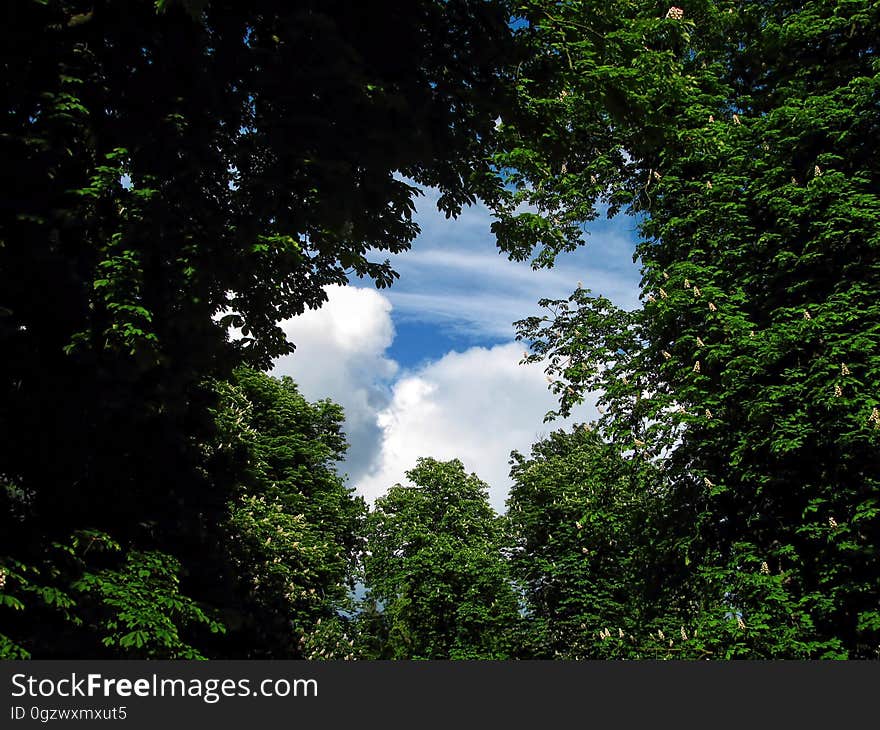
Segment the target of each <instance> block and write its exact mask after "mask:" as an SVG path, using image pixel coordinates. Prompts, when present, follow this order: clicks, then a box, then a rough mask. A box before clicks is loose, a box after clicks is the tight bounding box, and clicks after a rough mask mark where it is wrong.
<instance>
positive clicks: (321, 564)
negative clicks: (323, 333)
mask: <svg viewBox="0 0 880 730" xmlns="http://www.w3.org/2000/svg"><path fill="white" fill-rule="evenodd" d="M216 387H217V389H218V392H219V393H220V395H221V398H220V402H219V404H218V407H217V408H216V410H215V418H216V421H217V424H218V433H217V436H216V441H215V443H214V445H213V447H212V448H211V449H210V453H209V456H208V459H207V462H206V463H207V468H208V469H209V470H210V471H211V472H213V473H217V472H221V473H222V472H227V471H230V470H231V471H232V472H233V473H238V474H240V483H239V484H238V486H237V488H236V489H235V492H234V495H233V496H232V498H231V499H230V500H229V502H228V504H227V505H226V511H225V516H224V518H223V520H222V522H221V523H220V524H219V527H218V533H217V534H216V535H214V536H212V537H210V538H208V539H206V548H207V549H212V550H214V551H216V557H215V560H216V565H219V566H222V568H221V570H220V571H219V578H220V580H219V581H217V580H214V581H212V582H211V583H209V584H205V585H203V586H202V587H201V588H200V591H204V594H203V595H204V596H205V598H206V600H209V601H210V602H212V603H217V604H219V605H222V606H223V607H224V610H225V612H226V614H225V615H226V616H227V621H228V623H229V625H230V636H229V637H228V638H226V639H224V647H225V648H221V649H219V650H220V651H225V652H232V653H233V654H239V653H240V654H241V655H244V656H252V657H257V656H263V657H290V656H299V655H301V654H302V653H303V652H307V651H308V647H307V646H306V644H307V642H311V643H312V644H314V643H315V640H314V639H312V638H310V637H311V635H312V633H313V632H314V631H316V630H317V627H318V626H320V625H321V622H322V621H323V622H325V625H326V624H327V622H329V621H330V620H331V619H333V618H334V617H335V616H337V614H338V613H339V612H340V611H342V610H344V609H346V608H349V605H350V592H351V590H352V589H353V586H354V576H355V569H356V562H357V559H358V557H359V555H360V553H361V551H362V547H363V537H362V535H363V517H364V512H365V506H364V503H363V500H362V499H361V498H360V497H357V498H356V497H354V496H353V495H352V490H351V489H349V488H348V487H346V486H345V484H344V483H343V480H342V478H341V477H340V476H338V475H337V473H336V468H335V467H336V462H337V461H338V460H340V459H342V458H343V456H344V454H345V449H346V448H347V444H346V442H345V438H344V435H343V434H342V422H343V414H342V410H341V408H340V407H339V406H337V405H335V404H333V403H331V402H329V401H321V402H319V403H315V404H310V403H309V402H308V401H306V400H305V398H303V396H302V395H301V394H300V393H299V391H298V390H297V388H296V385H295V384H294V383H293V381H292V380H291V379H290V378H282V379H280V380H278V379H275V378H272V377H270V376H268V375H265V374H263V373H259V372H257V371H253V370H248V369H240V370H238V371H236V373H235V377H234V379H233V380H232V381H229V382H222V383H218V384H217V386H216ZM215 540H216V543H215V542H214V541H215ZM216 577H218V576H217V573H216V572H215V578H216Z"/></svg>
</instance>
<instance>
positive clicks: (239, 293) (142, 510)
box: [0, 0, 511, 656]
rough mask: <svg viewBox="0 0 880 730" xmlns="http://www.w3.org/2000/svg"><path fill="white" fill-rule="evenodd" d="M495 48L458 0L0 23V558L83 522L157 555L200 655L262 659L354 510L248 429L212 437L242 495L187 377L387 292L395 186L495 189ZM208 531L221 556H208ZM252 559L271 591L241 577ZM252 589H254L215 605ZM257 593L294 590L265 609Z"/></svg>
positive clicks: (43, 644) (44, 645) (209, 378)
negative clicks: (349, 298)
mask: <svg viewBox="0 0 880 730" xmlns="http://www.w3.org/2000/svg"><path fill="white" fill-rule="evenodd" d="M510 36H511V32H510V29H509V27H508V25H507V14H506V10H505V7H504V5H503V4H502V3H498V2H482V1H480V2H476V1H472V0H455V1H454V2H436V1H434V0H419V1H418V2H408V3H396V2H395V3H387V4H384V5H383V4H375V3H373V4H371V5H369V6H366V5H359V4H351V3H313V2H306V1H297V2H276V1H274V0H259V1H258V2H256V3H230V2H224V1H221V0H218V1H214V2H208V1H205V0H182V1H176V0H175V1H172V0H167V1H165V0H161V1H157V0H134V1H133V2H125V3H123V2H106V3H97V4H91V5H89V4H84V3H80V2H72V1H71V0H46V1H45V2H43V1H41V2H24V1H23V2H13V3H8V4H6V6H5V7H4V15H3V22H2V23H0V69H2V71H0V88H2V95H0V97H2V102H0V106H2V111H3V113H2V115H0V119H2V121H0V157H2V159H3V161H4V170H6V171H7V173H8V174H4V175H3V176H2V180H0V188H2V189H0V198H2V200H3V205H2V207H0V351H2V353H3V357H2V358H0V443H2V444H3V448H2V450H0V475H2V479H3V486H4V489H3V490H2V491H0V555H9V556H11V558H10V560H12V559H14V560H17V561H19V562H20V563H21V564H23V565H37V564H38V563H39V564H42V561H43V559H44V557H45V556H46V555H49V554H52V555H54V553H52V552H51V551H49V550H48V546H49V545H51V544H52V543H53V542H59V541H64V540H66V538H67V536H69V535H70V534H71V533H72V532H73V531H76V530H81V529H83V528H84V527H86V526H88V527H89V529H95V530H98V531H101V532H102V533H105V534H107V535H110V536H112V539H114V540H115V541H117V542H118V543H119V544H120V545H122V546H124V551H125V553H126V554H131V555H132V556H135V555H141V556H149V555H154V556H155V555H158V554H160V553H161V554H162V555H169V556H170V555H173V556H174V559H176V560H178V561H179V562H180V565H181V570H182V573H181V574H182V581H183V583H184V584H185V586H186V591H191V593H192V595H197V596H199V600H202V599H204V600H206V601H207V602H208V603H211V604H212V605H215V606H217V607H218V609H222V610H223V611H224V612H225V615H224V622H226V623H229V624H230V625H231V626H232V628H231V630H230V634H229V635H228V636H225V637H220V636H218V635H216V634H211V633H210V631H208V632H207V635H206V636H200V637H199V639H198V640H199V641H200V642H203V644H202V646H203V647H204V649H205V651H204V653H212V652H215V653H219V654H224V653H225V652H238V653H240V654H242V655H247V654H248V653H249V652H254V653H256V654H261V655H263V654H266V653H272V652H276V651H277V652H279V653H281V654H285V653H287V654H289V653H290V652H289V651H288V650H290V642H291V641H293V642H294V646H295V643H296V638H295V637H296V636H297V632H301V631H307V630H308V627H310V626H312V625H313V623H314V620H315V618H316V616H317V614H320V613H321V612H325V613H326V612H327V611H330V609H329V605H330V604H331V603H335V602H336V601H337V600H338V596H339V593H340V590H341V589H340V588H339V586H340V585H341V583H340V581H341V580H342V579H341V578H340V576H341V575H342V574H343V573H344V572H345V571H346V570H347V567H345V566H347V565H348V563H349V562H350V560H351V557H350V556H351V555H352V554H353V551H354V548H353V547H352V540H353V538H352V537H351V535H352V534H354V533H352V532H351V531H350V530H349V524H350V523H351V522H352V520H353V519H354V518H353V514H354V512H356V511H357V510H356V509H355V508H352V507H351V505H350V503H351V500H350V499H349V497H348V496H339V493H341V492H339V490H338V489H337V490H336V491H335V492H334V489H336V487H333V488H330V487H329V486H327V485H328V484H329V482H328V479H329V477H328V476H327V470H326V469H325V468H324V467H323V466H322V468H321V469H319V471H318V476H317V477H314V476H313V475H312V474H311V472H310V467H311V466H313V465H314V464H316V463H319V462H320V463H321V464H323V461H320V460H319V462H316V461H315V460H314V458H317V457H314V458H312V459H311V460H309V459H301V460H300V461H294V462H293V463H292V464H291V465H290V466H289V467H288V466H285V465H284V464H283V463H282V462H283V460H284V459H285V458H286V455H287V451H290V454H291V455H292V456H293V457H296V458H299V457H298V456H297V450H296V449H295V448H293V446H294V445H295V444H294V443H293V442H295V438H293V436H290V438H289V440H290V442H291V443H288V444H284V443H280V442H283V440H284V438H283V437H282V435H281V434H279V433H273V436H272V438H273V439H276V440H279V444H278V446H279V448H278V450H277V453H274V454H273V453H271V452H272V451H273V449H274V448H275V447H274V446H273V444H271V443H270V441H271V439H267V438H260V437H254V438H253V439H252V440H251V441H249V440H248V439H250V438H251V436H252V435H248V434H243V435H241V437H240V438H239V437H236V439H235V441H236V443H239V452H240V454H248V453H250V452H249V450H251V451H252V452H253V453H252V454H251V456H252V457H253V459H254V462H255V464H257V466H255V467H254V471H253V472H252V473H250V474H249V475H246V476H242V471H243V470H244V468H243V465H242V464H243V463H242V462H241V461H239V460H238V457H237V455H236V454H230V453H226V452H224V453H217V452H218V448H217V447H218V446H219V444H218V441H217V438H216V437H217V430H218V429H220V430H222V429H223V428H226V429H227V431H228V427H229V424H228V423H227V424H222V423H221V424H218V423H216V422H215V416H214V414H215V413H217V412H218V411H221V410H222V409H223V406H221V405H218V402H217V400H218V397H222V393H221V394H220V395H219V396H218V393H217V391H216V389H215V388H213V387H212V385H211V384H212V383H216V382H217V381H223V380H226V379H228V378H230V377H231V373H232V371H233V369H234V368H235V367H237V366H240V365H243V364H245V365H250V366H255V367H261V368H267V367H268V366H269V365H270V363H271V362H272V360H273V358H275V357H277V356H278V355H281V354H284V353H288V352H290V351H292V349H293V343H290V342H288V341H287V339H286V337H285V335H284V332H283V330H282V329H281V327H280V322H281V321H282V320H284V319H286V318H289V317H292V316H294V315H297V314H300V313H302V312H303V311H305V310H306V309H308V308H316V307H318V306H320V305H321V304H322V303H323V302H324V301H325V300H326V293H325V287H326V286H327V285H329V284H345V283H347V282H348V281H349V279H350V278H351V277H360V278H367V279H369V280H372V281H374V282H375V283H376V285H377V286H379V287H384V286H388V285H389V284H391V283H392V282H393V280H394V279H395V277H396V273H395V272H394V271H393V269H392V268H391V265H390V263H389V262H388V261H387V260H384V257H385V256H386V255H389V254H391V253H397V252H400V251H404V250H406V249H407V248H409V246H410V244H411V242H412V241H413V240H414V238H415V237H416V235H417V233H418V227H417V226H416V224H415V223H414V221H413V216H412V213H413V209H414V203H413V201H414V200H415V198H416V196H417V195H419V194H420V191H419V190H418V188H417V186H433V187H436V188H437V189H439V190H440V192H441V197H440V207H441V209H442V210H443V211H444V212H445V213H446V214H447V215H457V214H458V213H459V212H460V210H461V208H462V206H464V205H467V204H470V203H472V202H473V201H475V200H476V198H477V197H482V198H484V199H486V200H489V201H491V200H492V199H494V198H495V197H497V194H498V190H499V189H500V188H501V182H500V180H498V178H497V177H496V176H495V175H494V174H493V171H492V170H493V168H492V165H491V161H490V159H489V158H490V155H491V152H492V151H493V149H494V144H495V139H496V136H497V132H496V127H495V120H496V118H497V116H498V114H499V110H500V109H501V108H502V107H503V106H504V104H505V103H506V99H507V94H506V93H505V92H504V89H503V80H504V76H505V74H506V69H507V68H508V67H509V63H510V62H511V57H510V53H509V52H508V51H509V44H510ZM404 180H405V181H404ZM230 326H234V327H236V328H237V329H238V330H239V331H240V333H241V335H242V336H241V338H239V339H236V340H231V339H230V338H229V335H228V332H229V327H230ZM221 390H222V388H221ZM321 411H322V413H323V415H321V416H316V418H315V419H314V420H315V421H316V422H317V421H321V419H322V418H324V419H326V420H327V422H328V423H330V422H332V421H333V420H334V419H335V418H337V416H338V412H335V411H333V409H332V408H330V407H329V406H328V407H326V408H325V407H321ZM279 417H280V416H279ZM259 420H260V415H259V413H254V414H253V422H252V423H251V424H250V425H251V427H253V428H255V430H256V431H257V432H258V433H259V432H260V423H259ZM269 427H270V428H274V425H273V424H270V426H269ZM317 427H318V426H316V428H317ZM333 428H335V426H334V427H333ZM332 430H333V429H328V430H326V431H325V436H326V437H327V438H329V434H330V432H331V431H332ZM336 431H337V435H336V436H334V437H333V438H336V439H337V441H340V437H339V436H338V429H336ZM227 435H228V434H227ZM323 438H324V436H322V437H321V439H323ZM321 439H318V438H316V439H313V440H312V441H311V446H314V447H316V448H317V446H318V443H317V442H318V441H321V444H320V447H321V448H322V449H325V450H327V449H329V450H330V451H331V452H334V453H335V452H336V451H338V448H339V446H338V443H331V441H327V440H321ZM307 440H308V439H307ZM319 450H320V449H319ZM219 451H221V452H222V449H220V450H219ZM206 452H209V453H207V454H206ZM323 458H324V457H321V459H323ZM334 458H336V457H334ZM223 463H226V465H227V466H229V467H230V469H229V470H227V471H223V470H222V469H220V468H219V467H220V465H221V464H223ZM334 478H335V477H334ZM270 482H272V483H276V482H277V485H276V486H272V485H270V484H269V483H270ZM7 483H9V484H14V487H10V488H9V489H7V488H6V484H7ZM248 490H250V491H248ZM295 495H299V496H295ZM333 495H335V496H333ZM313 501H314V504H313V503H312V502H313ZM336 507H339V509H340V510H341V514H339V515H334V514H333V512H332V510H333V509H335V508H336ZM300 514H302V515H305V518H304V519H305V526H302V525H294V524H292V523H290V520H291V519H293V518H294V517H296V516H297V515H300ZM257 518H261V519H262V518H265V519H268V520H270V521H271V522H273V523H276V524H274V527H273V529H274V528H278V529H281V530H282V532H285V534H288V533H289V540H288V541H287V542H285V543H283V544H284V545H285V547H282V548H281V549H280V550H279V552H277V553H276V552H274V551H273V550H270V549H262V548H261V549H259V550H258V549H257V548H256V541H257V540H258V539H261V540H263V543H264V544H265V537H264V536H263V534H262V532H261V531H262V530H263V527H261V526H258V525H257V524H256V522H255V520H256V519H257ZM236 530H238V531H241V532H242V534H243V535H245V536H246V537H247V539H243V540H242V542H241V545H242V548H241V551H240V553H238V552H235V551H230V554H228V555H226V554H224V552H223V551H224V550H225V547H223V542H222V541H223V538H222V536H223V535H225V534H227V533H229V532H234V531H236ZM296 530H302V531H303V532H302V535H298V533H296ZM266 537H268V536H266ZM299 537H301V538H302V539H301V540H300V539H299ZM286 539H287V538H286ZM295 542H300V547H304V546H307V549H306V550H305V552H302V554H300V553H299V552H296V550H298V548H296V549H294V548H293V547H292V545H293V543H295ZM291 551H293V552H291ZM232 553H234V554H232ZM207 556H217V559H218V561H219V562H218V563H217V564H219V565H220V566H221V572H222V578H221V582H220V584H219V585H215V583H216V581H217V575H216V570H215V563H212V562H211V561H210V560H208V559H207ZM278 557H281V558H282V559H283V560H286V559H288V557H289V558H290V559H291V560H293V561H294V564H293V565H292V566H291V567H290V571H291V576H294V574H295V579H294V577H290V580H286V578H284V576H282V575H280V574H279V572H278V570H277V569H275V568H267V567H266V566H265V565H264V563H266V561H268V562H269V565H273V563H272V561H274V560H275V558H278ZM133 559H134V558H133ZM143 559H147V558H146V557H144V558H143ZM162 559H163V560H164V559H165V558H162ZM168 560H171V558H168ZM10 564H11V563H10ZM233 565H240V566H241V570H242V575H241V576H240V577H237V576H235V575H234V574H233V567H232V566H233ZM258 565H261V566H262V567H260V568H258V567H257V566H258ZM167 566H168V570H167V571H166V572H165V573H163V575H164V577H163V578H162V580H166V581H170V580H171V578H170V576H171V574H172V573H175V572H176V568H175V567H173V563H172V562H168V563H167ZM113 569H114V570H122V571H123V574H125V570H124V569H123V568H121V567H119V566H116V567H114V568H113ZM132 569H133V568H132ZM41 570H42V568H41ZM306 570H308V571H309V572H308V574H306V572H305V571H306ZM168 571H170V572H168ZM121 575H122V574H121ZM254 579H259V580H260V581H261V586H262V588H261V589H260V591H258V594H259V595H258V594H257V593H254V594H253V595H251V594H250V593H248V591H249V590H250V589H247V590H245V589H244V588H243V587H242V586H244V585H245V584H246V583H247V584H249V585H250V584H252V581H253V580H254ZM157 580H158V578H157ZM285 580H286V582H287V583H294V584H295V590H294V592H295V593H296V594H297V595H299V594H300V593H301V591H302V590H306V591H311V590H312V589H314V591H315V594H314V595H315V596H318V597H317V598H311V597H310V598H309V599H308V600H306V599H302V601H301V605H300V604H297V606H296V607H291V606H290V605H288V604H289V601H287V599H283V595H284V593H290V591H289V590H286V591H284V592H279V591H280V586H281V584H282V583H284V582H285ZM263 581H265V582H263ZM342 582H343V583H344V581H342ZM126 585H127V586H129V588H130V589H131V590H132V591H134V590H135V588H136V584H135V583H130V582H129V583H126ZM169 585H170V583H169ZM143 588H144V590H147V588H146V587H145V586H144V587H143ZM276 589H277V590H276ZM101 590H102V591H103V593H101V595H103V596H104V597H105V598H107V599H108V600H109V598H110V595H109V593H107V592H106V590H104V589H101ZM138 590H140V588H138ZM150 590H152V589H150ZM169 590H171V588H169ZM325 591H326V592H327V595H324V592H325ZM92 592H93V593H94V595H98V592H99V587H98V586H97V585H95V586H92ZM268 593H271V595H272V596H275V598H272V599H271V600H270V599H269V598H268V597H267V595H268ZM188 595H189V593H188ZM309 595H310V596H312V594H311V593H309ZM113 600H114V601H121V600H122V598H121V597H120V596H116V597H115V598H114V599H113ZM297 600H298V601H299V600H300V599H297ZM270 603H271V604H272V607H271V608H270V607H269V604H270ZM282 604H283V606H286V607H282ZM257 606H262V607H263V608H261V609H259V610H257V608H256V607H257ZM178 608H179V609H180V610H181V611H183V612H184V613H186V610H188V609H184V608H183V607H178ZM263 609H265V611H264V612H262V613H261V611H263ZM251 610H255V611H256V613H254V614H251V613H249V612H250V611H251ZM21 614H22V616H21V617H20V619H21V625H20V626H19V627H18V629H19V630H18V634H17V635H20V636H25V635H28V634H30V635H31V636H36V635H37V634H38V633H41V632H42V634H41V635H42V637H43V639H41V640H40V642H37V643H39V644H40V646H39V651H37V652H35V656H36V655H38V654H39V655H43V656H45V655H51V654H53V653H58V654H61V653H63V652H66V651H69V652H70V654H72V655H76V650H75V649H74V648H72V647H73V646H74V645H75V644H76V641H77V640H76V638H75V632H74V633H72V634H68V633H65V632H66V631H67V629H66V628H64V627H59V626H56V624H54V623H53V624H51V626H41V625H40V622H39V619H38V617H37V615H36V614H35V613H33V612H32V611H31V610H30V609H29V608H28V609H27V610H25V611H23V612H21ZM28 617H30V618H28ZM267 617H271V620H269V618H267ZM282 617H283V618H282ZM28 622H30V623H28ZM294 624H295V628H294V627H293V625H294ZM28 626H29V628H28ZM242 627H246V628H242ZM56 628H57V630H58V632H60V633H59V635H58V636H56V637H55V638H56V639H57V640H58V641H57V642H56V643H55V644H54V645H53V638H52V637H53V633H52V632H53V631H54V630H55V629H56ZM120 630H121V629H120ZM264 630H265V633H264V634H263V633H261V632H263V631H264ZM249 632H250V633H249ZM62 634H63V635H62ZM10 635H11V634H10ZM245 635H251V636H252V637H256V638H254V639H253V644H248V643H238V639H239V638H242V637H244V636H245ZM279 636H283V637H284V638H283V640H281V641H278V642H276V641H275V639H276V638H278V637H279ZM154 638H155V637H154ZM82 641H83V647H82V651H83V653H86V652H87V651H91V648H90V647H91V644H90V641H91V638H90V637H85V636H84V637H83V639H82ZM114 641H115V640H114ZM149 641H150V642H152V641H153V639H150V640H149ZM248 641H249V640H248ZM224 642H225V643H224ZM242 642H244V639H243V638H242ZM135 643H137V642H135ZM152 645H153V644H150V646H152ZM53 647H58V648H57V649H56V648H53ZM87 647H89V648H87ZM146 647H147V644H145V645H144V646H142V647H140V649H141V650H146ZM223 647H225V648H223ZM233 647H234V649H233ZM272 647H275V648H272ZM169 651H171V649H170V648H169ZM291 651H293V650H291ZM294 653H295V652H294Z"/></svg>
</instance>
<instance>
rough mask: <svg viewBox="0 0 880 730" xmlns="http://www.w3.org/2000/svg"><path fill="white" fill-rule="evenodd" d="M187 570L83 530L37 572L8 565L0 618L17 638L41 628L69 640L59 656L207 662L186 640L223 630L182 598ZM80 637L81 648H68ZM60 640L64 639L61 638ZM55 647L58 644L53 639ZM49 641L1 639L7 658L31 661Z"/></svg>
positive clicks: (0, 591) (2, 570) (58, 546)
mask: <svg viewBox="0 0 880 730" xmlns="http://www.w3.org/2000/svg"><path fill="white" fill-rule="evenodd" d="M179 572H180V564H179V563H178V561H177V560H175V559H174V558H173V557H171V556H170V555H167V554H165V553H161V552H158V551H149V552H141V551H137V550H128V551H125V550H123V549H122V547H121V546H120V545H119V544H118V543H116V542H115V541H114V540H113V539H112V538H110V537H109V536H108V535H107V534H105V533H103V532H100V531H97V530H80V531H77V532H76V533H74V534H73V536H72V538H71V539H70V540H69V541H65V542H58V543H53V545H52V546H51V552H50V553H49V554H47V555H46V556H44V559H43V560H42V561H41V562H40V563H38V564H32V565H26V564H24V563H21V562H19V561H17V560H13V559H9V558H6V559H5V560H4V561H3V564H2V567H0V576H2V585H0V610H3V611H4V613H7V612H8V610H9V609H11V610H12V611H13V612H15V613H16V614H18V615H15V616H8V615H7V618H8V621H7V622H6V623H7V625H8V626H10V628H11V629H12V630H13V634H17V633H19V632H20V630H21V627H22V625H24V626H27V625H28V621H27V619H30V621H34V620H36V621H37V622H39V623H41V624H42V625H43V627H44V629H45V634H46V635H47V638H49V637H52V636H54V637H56V638H58V637H59V636H60V637H62V638H61V640H60V642H59V643H60V645H55V646H53V647H51V649H52V650H53V652H54V653H55V654H56V655H64V653H65V652H66V651H71V650H72V651H73V652H74V656H76V657H78V658H84V657H85V656H98V657H107V656H110V657H115V658H152V657H167V658H174V657H180V658H188V659H197V658H203V657H202V656H201V654H200V653H199V652H198V651H197V650H196V649H195V648H194V647H193V646H191V645H190V644H189V643H187V641H186V638H185V636H184V635H182V631H183V630H185V629H188V628H189V627H191V626H194V625H196V624H202V625H204V626H206V627H207V628H208V629H209V630H210V631H212V632H223V631H224V627H223V625H222V624H220V623H218V622H217V621H216V620H214V619H212V618H211V617H210V616H209V615H208V614H207V613H206V612H205V611H204V610H203V609H202V608H200V607H199V606H198V605H197V604H196V603H195V602H194V601H193V600H192V599H190V598H188V597H187V596H184V595H182V594H181V593H180V586H179V584H180V578H179ZM71 629H75V634H74V635H75V636H76V643H75V645H74V646H75V648H74V647H71V646H68V645H67V642H68V641H69V640H70V639H69V636H70V634H71V633H73V632H72V631H71ZM56 632H58V633H56ZM49 640H51V638H50V639H49ZM45 642H46V638H43V637H34V636H28V635H26V634H25V635H24V636H22V637H20V638H19V637H17V638H11V637H9V636H6V635H4V636H2V639H0V658H4V659H16V658H18V659H22V658H30V657H31V656H32V655H33V654H34V652H37V653H42V652H44V651H46V648H47V647H46V646H45Z"/></svg>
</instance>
